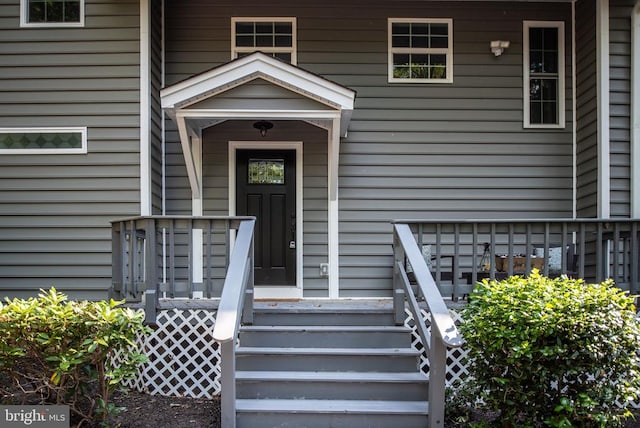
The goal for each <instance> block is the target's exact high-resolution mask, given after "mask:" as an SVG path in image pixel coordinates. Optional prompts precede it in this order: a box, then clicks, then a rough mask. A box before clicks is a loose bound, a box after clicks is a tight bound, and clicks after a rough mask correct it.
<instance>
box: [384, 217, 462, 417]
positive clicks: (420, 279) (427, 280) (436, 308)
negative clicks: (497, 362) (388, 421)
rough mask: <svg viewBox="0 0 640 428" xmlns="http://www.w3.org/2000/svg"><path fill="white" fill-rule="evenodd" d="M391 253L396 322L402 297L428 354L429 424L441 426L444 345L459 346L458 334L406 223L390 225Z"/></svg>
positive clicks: (400, 315) (401, 317)
mask: <svg viewBox="0 0 640 428" xmlns="http://www.w3.org/2000/svg"><path fill="white" fill-rule="evenodd" d="M393 253H394V262H395V263H394V269H393V272H394V275H393V289H394V307H395V318H396V323H397V324H403V323H404V320H405V312H404V310H405V300H406V302H407V303H408V307H409V310H410V311H411V313H412V314H413V319H414V322H415V325H416V329H417V330H418V334H419V335H420V339H421V340H422V344H423V346H424V347H425V351H426V352H427V357H428V358H429V393H428V399H429V427H443V426H444V405H445V381H446V379H445V375H446V370H447V347H450V348H455V347H460V346H462V338H461V336H460V334H459V333H458V329H457V327H456V325H455V323H454V321H453V318H452V316H451V314H450V313H449V309H447V306H446V305H445V303H444V300H443V299H442V295H441V294H440V292H439V290H438V288H437V287H436V284H435V282H434V280H433V276H432V275H431V273H430V272H429V269H428V268H427V263H426V261H425V260H424V258H423V257H422V252H421V251H420V248H419V247H418V244H417V243H416V241H415V239H414V237H413V234H412V232H411V229H410V228H409V226H408V225H407V224H395V225H394V228H393ZM406 261H408V262H409V263H410V264H411V266H412V268H413V269H412V270H413V273H414V276H415V280H416V283H417V290H416V291H415V292H414V289H413V286H412V285H411V283H410V281H409V277H408V275H407V272H406V268H405V267H406ZM419 300H424V301H425V303H426V305H427V308H428V310H429V313H430V317H431V330H430V331H429V330H428V329H427V327H426V324H425V322H424V320H423V317H422V313H421V311H420V306H419Z"/></svg>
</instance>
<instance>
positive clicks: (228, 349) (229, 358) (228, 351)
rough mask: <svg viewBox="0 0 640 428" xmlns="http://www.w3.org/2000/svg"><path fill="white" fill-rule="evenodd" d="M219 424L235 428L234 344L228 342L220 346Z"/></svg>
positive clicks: (233, 342) (233, 341)
mask: <svg viewBox="0 0 640 428" xmlns="http://www.w3.org/2000/svg"><path fill="white" fill-rule="evenodd" d="M220 353H221V356H220V357H221V361H220V371H221V373H220V386H221V387H222V396H221V397H220V408H221V410H220V413H221V415H220V419H221V420H220V422H221V426H222V428H235V426H236V379H235V373H236V342H235V340H229V341H227V342H222V343H221V344H220Z"/></svg>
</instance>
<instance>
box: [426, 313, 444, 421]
mask: <svg viewBox="0 0 640 428" xmlns="http://www.w3.org/2000/svg"><path fill="white" fill-rule="evenodd" d="M434 325H435V324H434V322H433V319H432V320H431V326H432V327H431V340H430V345H429V347H430V349H429V428H437V427H440V428H442V427H444V400H445V379H446V378H445V375H446V367H447V347H446V346H445V345H444V342H443V341H442V337H440V334H439V333H438V329H437V328H435V327H434Z"/></svg>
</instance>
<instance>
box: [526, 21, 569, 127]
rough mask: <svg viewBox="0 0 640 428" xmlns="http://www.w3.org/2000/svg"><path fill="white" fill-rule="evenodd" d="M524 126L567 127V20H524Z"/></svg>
mask: <svg viewBox="0 0 640 428" xmlns="http://www.w3.org/2000/svg"><path fill="white" fill-rule="evenodd" d="M524 48H525V50H524V76H525V78H524V79H525V80H524V126H525V127H526V128H559V127H564V121H565V117H564V53H563V52H564V23H563V22H530V21H525V23H524Z"/></svg>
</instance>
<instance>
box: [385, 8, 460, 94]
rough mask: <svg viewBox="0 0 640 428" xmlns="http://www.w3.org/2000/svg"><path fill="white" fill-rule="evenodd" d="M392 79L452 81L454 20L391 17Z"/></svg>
mask: <svg viewBox="0 0 640 428" xmlns="http://www.w3.org/2000/svg"><path fill="white" fill-rule="evenodd" d="M389 82H398V83H400V82H402V83H451V82H453V20H452V19H415V18H411V19H400V18H390V19H389Z"/></svg>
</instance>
